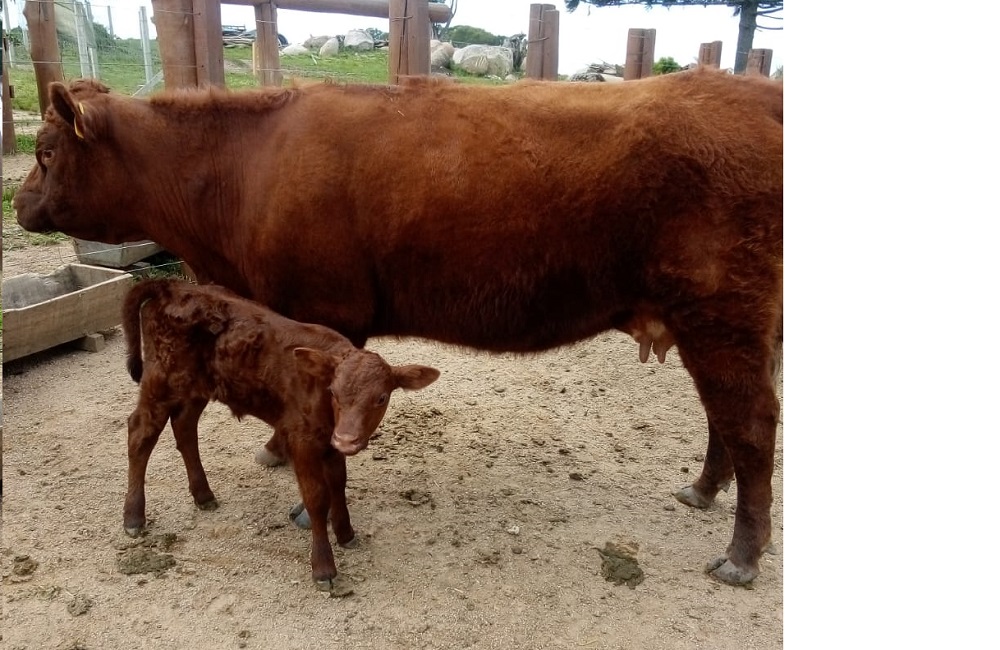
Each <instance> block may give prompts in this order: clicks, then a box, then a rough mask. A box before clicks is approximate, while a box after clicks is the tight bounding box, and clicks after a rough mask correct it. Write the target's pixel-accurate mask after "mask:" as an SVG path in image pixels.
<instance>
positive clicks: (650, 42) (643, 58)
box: [624, 29, 656, 81]
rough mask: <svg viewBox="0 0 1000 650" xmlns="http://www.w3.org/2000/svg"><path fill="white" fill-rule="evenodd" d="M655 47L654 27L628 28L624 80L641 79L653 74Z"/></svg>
mask: <svg viewBox="0 0 1000 650" xmlns="http://www.w3.org/2000/svg"><path fill="white" fill-rule="evenodd" d="M655 47H656V30H655V29H630V30H628V44H627V45H626V47H625V74H624V77H625V81H629V80H630V79H642V78H643V77H648V76H650V75H651V74H653V49H654V48H655Z"/></svg>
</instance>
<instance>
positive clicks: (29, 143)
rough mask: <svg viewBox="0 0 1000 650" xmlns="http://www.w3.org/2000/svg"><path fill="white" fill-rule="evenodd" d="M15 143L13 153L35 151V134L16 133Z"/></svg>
mask: <svg viewBox="0 0 1000 650" xmlns="http://www.w3.org/2000/svg"><path fill="white" fill-rule="evenodd" d="M16 139H17V144H16V145H15V148H14V152H15V153H35V134H34V133H18V134H17V135H16Z"/></svg>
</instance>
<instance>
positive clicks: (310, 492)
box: [288, 437, 353, 591]
mask: <svg viewBox="0 0 1000 650" xmlns="http://www.w3.org/2000/svg"><path fill="white" fill-rule="evenodd" d="M288 440H290V444H289V447H290V449H289V451H290V454H291V459H292V465H293V466H294V468H295V477H296V479H297V480H298V483H299V492H300V493H301V494H302V501H303V503H304V504H305V507H306V510H307V511H308V512H309V518H310V520H311V521H312V527H311V529H312V550H311V554H310V560H311V564H312V577H313V582H315V583H316V587H317V589H321V590H323V591H329V590H330V589H331V588H332V587H333V579H334V578H335V577H336V576H337V566H336V564H335V562H334V559H333V548H332V547H331V546H330V536H329V534H328V533H327V530H326V523H327V515H328V514H329V512H330V504H331V498H330V489H329V487H328V484H327V480H326V476H325V472H326V469H325V467H324V465H326V463H327V461H326V460H325V459H324V454H325V453H327V452H326V450H327V449H330V445H329V444H328V443H326V442H325V441H324V442H323V443H321V444H310V442H309V441H301V440H298V441H296V440H294V438H291V437H290V438H288ZM348 526H350V523H349V522H348ZM352 537H353V534H352ZM338 541H339V540H338Z"/></svg>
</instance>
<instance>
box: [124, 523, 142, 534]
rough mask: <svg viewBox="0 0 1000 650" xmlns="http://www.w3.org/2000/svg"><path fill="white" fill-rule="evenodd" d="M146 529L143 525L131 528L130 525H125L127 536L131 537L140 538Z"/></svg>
mask: <svg viewBox="0 0 1000 650" xmlns="http://www.w3.org/2000/svg"><path fill="white" fill-rule="evenodd" d="M144 528H145V526H143V525H141V524H140V525H138V526H129V525H128V524H125V534H126V535H128V536H129V537H139V536H140V535H142V531H143V529H144Z"/></svg>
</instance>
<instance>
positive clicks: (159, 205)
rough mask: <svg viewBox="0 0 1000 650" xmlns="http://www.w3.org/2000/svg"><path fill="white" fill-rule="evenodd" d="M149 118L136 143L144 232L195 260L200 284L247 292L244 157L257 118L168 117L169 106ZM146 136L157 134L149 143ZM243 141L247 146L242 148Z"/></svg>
mask: <svg viewBox="0 0 1000 650" xmlns="http://www.w3.org/2000/svg"><path fill="white" fill-rule="evenodd" d="M146 110H147V111H149V112H150V113H151V116H150V120H149V122H148V123H149V124H150V125H151V127H152V128H151V129H146V130H145V131H146V132H145V133H139V132H137V133H136V134H135V137H134V138H131V143H132V144H131V146H132V148H133V149H134V151H133V152H132V153H126V156H127V158H126V159H132V160H136V161H137V162H138V165H137V166H141V165H142V164H144V163H145V164H146V165H147V168H146V169H137V170H136V173H135V174H134V177H135V179H136V182H137V183H138V184H139V185H140V186H141V185H145V187H141V189H140V191H139V192H138V193H135V194H136V195H138V196H141V197H143V201H144V203H145V206H144V208H142V209H141V216H139V217H138V218H139V219H140V220H141V221H142V226H143V229H144V230H145V231H146V232H147V233H148V235H149V238H150V239H153V240H154V241H156V242H157V243H159V244H160V245H161V246H163V247H164V248H166V249H167V250H169V251H171V252H172V253H174V254H175V255H177V256H178V257H180V258H181V259H187V260H198V262H197V263H196V264H195V265H194V266H193V268H194V271H195V273H196V274H197V275H198V276H199V280H203V279H204V280H211V281H213V282H217V283H219V284H223V285H225V286H229V287H230V288H232V289H234V290H236V291H238V292H241V293H246V288H245V281H244V280H243V273H242V272H241V271H240V269H239V264H240V262H241V260H240V259H239V255H238V251H240V250H242V248H243V246H244V244H245V242H246V240H247V239H248V238H250V237H252V233H250V232H247V230H246V227H245V226H244V225H243V224H245V223H247V220H246V219H245V218H244V217H245V216H246V215H245V212H246V201H245V198H244V189H245V187H244V185H245V181H244V177H243V174H242V173H241V172H242V167H243V163H242V158H243V157H242V156H241V155H239V152H241V151H242V152H246V151H250V150H252V147H253V143H252V140H253V138H254V134H255V133H257V131H256V130H255V129H254V128H253V125H251V124H245V123H244V122H247V121H248V120H252V119H253V118H255V117H258V116H253V115H251V116H246V115H241V116H238V117H235V116H234V118H233V119H232V120H231V121H227V122H226V123H220V119H219V117H218V116H219V114H220V111H218V110H206V111H201V112H198V111H192V110H190V109H189V108H188V109H185V110H184V111H183V114H173V115H172V114H171V111H170V108H169V106H159V107H156V108H155V109H154V108H152V107H149V106H147V107H146ZM149 131H153V134H152V136H151V137H150V135H149V133H148V132H149ZM244 141H245V142H244Z"/></svg>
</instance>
